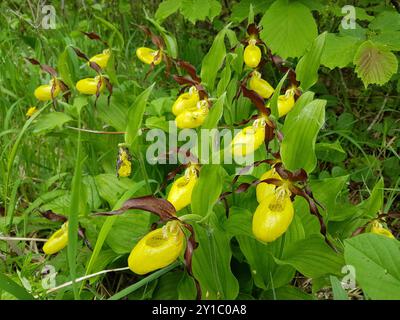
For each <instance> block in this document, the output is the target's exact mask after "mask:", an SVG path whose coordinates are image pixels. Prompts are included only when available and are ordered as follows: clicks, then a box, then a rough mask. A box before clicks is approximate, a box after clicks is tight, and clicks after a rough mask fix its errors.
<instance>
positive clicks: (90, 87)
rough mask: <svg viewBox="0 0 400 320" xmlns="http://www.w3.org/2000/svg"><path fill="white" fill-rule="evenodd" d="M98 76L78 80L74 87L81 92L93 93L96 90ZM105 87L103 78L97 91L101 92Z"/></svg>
mask: <svg viewBox="0 0 400 320" xmlns="http://www.w3.org/2000/svg"><path fill="white" fill-rule="evenodd" d="M99 79H100V77H99V76H96V77H95V78H84V79H81V80H79V81H78V82H77V83H76V86H75V87H76V89H77V90H78V91H79V92H80V93H83V94H88V95H93V94H96V92H97V83H98V81H99ZM104 88H105V81H104V80H103V81H102V83H101V86H100V89H99V92H102V91H103V90H104Z"/></svg>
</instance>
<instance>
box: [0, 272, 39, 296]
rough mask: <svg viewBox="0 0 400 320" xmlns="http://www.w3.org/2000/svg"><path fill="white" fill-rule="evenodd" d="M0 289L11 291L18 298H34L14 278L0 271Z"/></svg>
mask: <svg viewBox="0 0 400 320" xmlns="http://www.w3.org/2000/svg"><path fill="white" fill-rule="evenodd" d="M0 289H1V290H4V291H7V292H8V293H11V294H12V295H13V296H14V297H16V298H17V299H20V300H34V297H33V296H32V295H31V294H30V293H29V292H28V291H26V289H25V288H24V287H21V286H20V285H19V284H17V283H16V282H15V281H14V280H12V279H11V278H9V277H7V276H6V275H5V274H2V273H0Z"/></svg>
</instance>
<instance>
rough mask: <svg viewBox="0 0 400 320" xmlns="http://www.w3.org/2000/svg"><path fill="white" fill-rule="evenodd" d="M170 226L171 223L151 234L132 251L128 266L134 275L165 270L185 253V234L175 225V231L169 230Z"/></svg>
mask: <svg viewBox="0 0 400 320" xmlns="http://www.w3.org/2000/svg"><path fill="white" fill-rule="evenodd" d="M173 222H175V223H176V221H173ZM173 222H172V223H173ZM170 226H171V222H169V223H167V225H165V226H164V227H163V228H159V229H156V230H153V231H151V232H149V233H148V234H147V235H145V236H144V237H143V238H142V239H141V240H140V241H139V242H138V243H137V244H136V246H135V247H134V248H133V249H132V251H131V253H130V255H129V258H128V266H129V268H130V269H131V270H132V271H133V272H134V273H136V274H140V275H143V274H147V273H149V272H152V271H155V270H157V269H161V268H164V267H166V266H168V265H169V264H171V263H172V262H174V261H175V260H176V259H178V258H179V256H180V254H181V253H182V251H183V247H184V241H185V234H184V233H183V231H182V230H181V229H180V226H179V225H177V224H176V225H175V227H174V228H175V230H174V231H171V230H168V229H169V228H170Z"/></svg>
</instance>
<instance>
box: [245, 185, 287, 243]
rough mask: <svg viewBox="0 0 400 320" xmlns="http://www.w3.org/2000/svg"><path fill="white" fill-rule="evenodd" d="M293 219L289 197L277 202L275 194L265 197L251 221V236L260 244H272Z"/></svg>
mask: <svg viewBox="0 0 400 320" xmlns="http://www.w3.org/2000/svg"><path fill="white" fill-rule="evenodd" d="M293 217H294V208H293V203H292V201H291V200H290V196H289V195H285V196H283V199H282V200H280V201H279V200H277V195H276V193H274V194H271V195H269V196H267V197H266V198H265V199H264V200H263V201H262V202H261V203H260V204H259V205H258V207H257V209H256V211H255V213H254V215H253V221H252V231H253V235H254V236H255V237H256V239H258V240H259V241H262V242H266V243H268V242H273V241H275V240H276V239H278V238H279V237H281V236H282V235H283V234H284V233H285V232H286V231H287V229H288V228H289V226H290V224H291V223H292V220H293Z"/></svg>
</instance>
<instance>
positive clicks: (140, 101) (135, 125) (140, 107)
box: [125, 83, 155, 145]
mask: <svg viewBox="0 0 400 320" xmlns="http://www.w3.org/2000/svg"><path fill="white" fill-rule="evenodd" d="M154 85H155V83H153V84H152V85H151V86H150V87H148V88H147V89H146V90H144V91H143V92H142V93H141V94H140V95H139V96H138V97H137V98H136V99H135V102H134V103H133V104H132V106H131V107H130V108H129V111H128V125H127V127H126V137H125V142H126V143H127V144H128V145H132V144H133V143H134V141H135V139H136V137H137V136H138V134H139V129H140V127H141V125H142V122H143V115H144V111H145V110H146V105H147V100H148V99H149V96H150V93H151V91H152V90H153V88H154Z"/></svg>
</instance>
